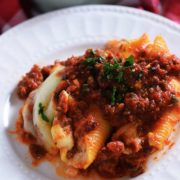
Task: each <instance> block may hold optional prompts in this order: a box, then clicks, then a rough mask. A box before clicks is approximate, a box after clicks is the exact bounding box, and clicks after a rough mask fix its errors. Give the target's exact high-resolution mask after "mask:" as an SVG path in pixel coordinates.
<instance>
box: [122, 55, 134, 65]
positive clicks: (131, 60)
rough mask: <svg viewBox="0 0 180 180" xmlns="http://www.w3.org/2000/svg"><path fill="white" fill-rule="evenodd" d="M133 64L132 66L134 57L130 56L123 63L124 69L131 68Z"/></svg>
mask: <svg viewBox="0 0 180 180" xmlns="http://www.w3.org/2000/svg"><path fill="white" fill-rule="evenodd" d="M133 64H134V57H133V56H132V55H131V56H129V57H128V58H127V59H126V61H125V63H124V67H130V66H133Z"/></svg>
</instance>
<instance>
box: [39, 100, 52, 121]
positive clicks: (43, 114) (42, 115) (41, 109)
mask: <svg viewBox="0 0 180 180" xmlns="http://www.w3.org/2000/svg"><path fill="white" fill-rule="evenodd" d="M38 113H39V115H40V116H41V118H42V120H44V121H46V122H49V119H48V117H47V116H46V114H45V113H44V106H43V105H42V103H41V102H40V103H39V110H38Z"/></svg>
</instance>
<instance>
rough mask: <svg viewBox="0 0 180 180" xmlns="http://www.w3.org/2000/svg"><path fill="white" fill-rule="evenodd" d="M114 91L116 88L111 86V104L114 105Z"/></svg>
mask: <svg viewBox="0 0 180 180" xmlns="http://www.w3.org/2000/svg"><path fill="white" fill-rule="evenodd" d="M116 92H117V88H116V87H113V89H112V95H111V105H115V102H116Z"/></svg>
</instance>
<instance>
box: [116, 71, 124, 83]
mask: <svg viewBox="0 0 180 180" xmlns="http://www.w3.org/2000/svg"><path fill="white" fill-rule="evenodd" d="M123 75H124V72H123V71H120V72H119V73H118V75H117V76H116V80H117V82H122V81H123Z"/></svg>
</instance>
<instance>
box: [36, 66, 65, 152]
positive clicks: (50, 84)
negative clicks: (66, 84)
mask: <svg viewBox="0 0 180 180" xmlns="http://www.w3.org/2000/svg"><path fill="white" fill-rule="evenodd" d="M63 68H64V67H63V66H60V65H56V66H55V68H54V70H53V72H52V73H51V74H50V76H49V77H48V78H47V79H46V80H45V81H44V82H43V83H42V84H41V86H40V87H39V88H38V89H37V92H36V96H35V102H34V107H33V124H34V127H35V129H36V133H37V136H39V139H40V140H41V142H42V144H43V145H44V146H45V147H46V149H47V150H48V151H49V152H51V150H53V149H54V148H55V146H54V143H53V141H52V135H51V123H52V122H46V121H44V120H43V119H42V117H41V116H40V114H39V104H40V103H41V104H42V105H43V106H44V108H45V110H46V109H47V107H48V105H49V103H50V100H51V98H52V94H53V92H54V90H55V88H56V87H57V85H58V84H59V82H60V81H61V77H59V76H58V75H57V74H58V73H59V72H60V71H62V69H63ZM49 111H51V112H50V113H49V114H54V112H53V108H51V110H49Z"/></svg>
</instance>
